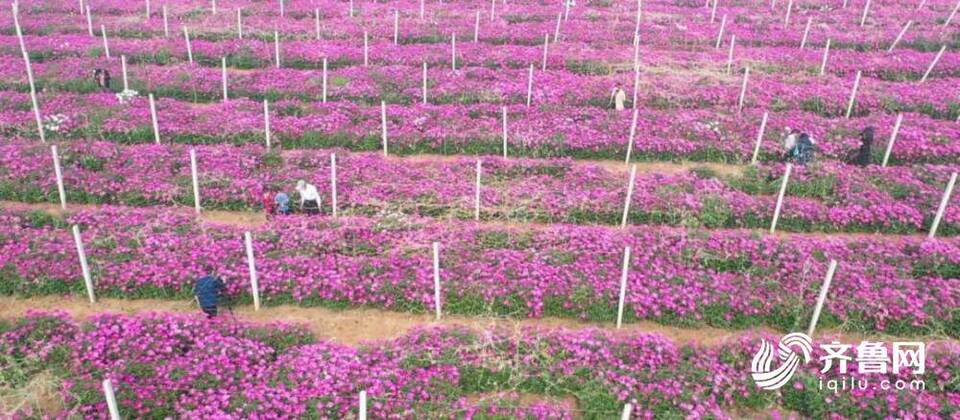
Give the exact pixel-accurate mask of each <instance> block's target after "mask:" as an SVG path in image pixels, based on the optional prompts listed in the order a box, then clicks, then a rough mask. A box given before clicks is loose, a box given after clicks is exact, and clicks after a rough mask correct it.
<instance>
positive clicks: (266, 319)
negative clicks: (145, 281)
mask: <svg viewBox="0 0 960 420" xmlns="http://www.w3.org/2000/svg"><path fill="white" fill-rule="evenodd" d="M30 311H63V312H66V313H68V314H69V315H70V316H71V317H73V318H74V319H75V320H78V321H81V320H84V319H87V318H88V317H90V316H93V315H96V314H100V313H121V314H128V315H134V314H142V313H150V312H169V313H181V314H195V315H196V316H203V315H202V314H201V312H200V309H199V308H198V307H197V306H196V305H195V304H194V302H193V301H192V300H160V299H136V300H127V299H99V300H98V301H97V303H96V304H90V303H89V302H88V301H87V300H86V298H85V297H84V296H36V297H30V298H20V297H11V296H0V318H4V319H14V318H18V317H22V316H24V315H26V314H27V313H28V312H30ZM221 316H223V317H226V318H227V319H236V320H240V321H247V322H255V323H272V322H283V323H288V324H299V325H303V326H304V327H306V328H307V329H309V330H310V331H311V332H312V333H314V334H315V335H316V336H317V337H318V338H321V339H327V340H330V341H333V342H336V343H340V344H344V345H351V346H355V345H358V344H362V343H365V342H371V341H383V340H390V339H394V338H398V337H401V336H403V335H405V334H407V333H409V332H410V331H411V330H413V329H415V328H420V327H433V326H448V327H449V326H461V327H467V328H470V329H473V330H476V331H484V330H493V329H500V330H502V329H506V330H513V331H515V332H517V333H520V332H521V331H524V330H528V329H532V330H539V331H551V330H582V329H591V328H592V329H602V330H606V331H610V332H613V333H615V334H637V333H650V334H658V335H661V336H663V337H665V338H667V339H670V340H671V341H673V342H674V343H676V344H677V345H685V344H697V345H705V346H715V345H721V344H724V343H728V342H732V341H735V340H737V339H738V338H739V337H741V336H743V335H744V334H746V333H748V332H749V333H768V334H770V335H773V336H779V335H782V333H781V332H777V331H774V330H772V329H769V328H765V327H759V328H752V329H750V330H724V329H720V328H714V327H706V326H704V327H697V328H681V327H675V326H668V325H661V324H657V323H654V322H651V321H639V322H633V323H627V324H624V326H623V328H621V329H616V327H615V325H614V324H613V323H596V322H586V321H580V320H576V319H562V318H526V319H514V318H505V317H495V316H472V317H467V316H459V315H452V316H451V315H444V316H443V317H442V319H440V320H439V321H438V320H436V319H434V316H433V315H432V314H416V313H404V312H393V311H386V310H381V309H372V308H352V309H341V310H335V309H328V308H320V307H299V306H294V305H279V306H267V307H261V308H260V310H259V311H257V310H254V308H253V306H251V305H245V306H237V307H234V309H233V311H232V313H230V312H225V313H224V314H222V315H221ZM817 334H818V335H828V336H831V337H835V338H837V339H840V340H842V341H843V342H859V341H862V340H863V339H864V338H867V336H863V335H858V334H849V333H840V332H838V331H834V330H824V331H819V332H818V333H817ZM869 338H877V337H875V336H870V337H869ZM938 340H940V338H938Z"/></svg>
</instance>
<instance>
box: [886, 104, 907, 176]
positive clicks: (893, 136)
mask: <svg viewBox="0 0 960 420" xmlns="http://www.w3.org/2000/svg"><path fill="white" fill-rule="evenodd" d="M902 122H903V114H902V113H900V114H897V121H896V122H894V123H893V132H891V133H890V141H888V142H887V150H886V151H884V152H883V162H882V163H881V164H880V166H881V167H884V168H886V167H887V162H889V161H890V153H891V152H893V143H894V142H895V141H897V134H899V133H900V123H902Z"/></svg>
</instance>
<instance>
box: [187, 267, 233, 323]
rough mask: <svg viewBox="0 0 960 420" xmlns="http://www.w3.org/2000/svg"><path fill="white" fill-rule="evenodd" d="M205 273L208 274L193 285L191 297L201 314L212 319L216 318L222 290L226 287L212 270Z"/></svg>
mask: <svg viewBox="0 0 960 420" xmlns="http://www.w3.org/2000/svg"><path fill="white" fill-rule="evenodd" d="M206 271H207V273H208V274H207V275H205V276H203V277H201V278H200V279H199V280H197V283H196V284H194V285H193V295H194V299H196V301H197V305H199V306H200V309H201V310H202V311H203V313H205V314H207V317H208V318H213V317H215V316H217V307H218V306H219V305H220V304H221V303H222V294H223V289H224V288H225V287H226V285H225V284H224V283H223V280H221V279H220V278H219V277H217V275H216V274H214V272H213V270H211V269H208V270H206Z"/></svg>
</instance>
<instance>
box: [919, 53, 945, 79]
mask: <svg viewBox="0 0 960 420" xmlns="http://www.w3.org/2000/svg"><path fill="white" fill-rule="evenodd" d="M946 50H947V45H946V44H944V45H942V46H941V47H940V51H938V52H937V55H936V56H934V57H933V61H931V62H930V66H929V67H927V71H925V72H923V77H922V78H920V83H923V82H926V81H927V77H930V73H932V72H933V68H934V67H935V66H936V65H937V62H938V61H940V57H943V52H944V51H946Z"/></svg>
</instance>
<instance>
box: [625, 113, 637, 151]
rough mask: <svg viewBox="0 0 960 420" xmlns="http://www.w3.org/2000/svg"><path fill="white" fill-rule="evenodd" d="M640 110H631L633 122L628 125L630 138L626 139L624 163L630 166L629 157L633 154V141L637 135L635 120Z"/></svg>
mask: <svg viewBox="0 0 960 420" xmlns="http://www.w3.org/2000/svg"><path fill="white" fill-rule="evenodd" d="M639 114H640V110H639V109H637V108H634V109H633V122H632V123H630V137H629V138H628V139H627V158H626V159H625V160H624V163H626V164H628V165H629V164H630V157H631V156H630V155H632V154H633V141H634V139H635V138H636V135H637V119H638V118H639V117H640V115H639Z"/></svg>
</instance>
